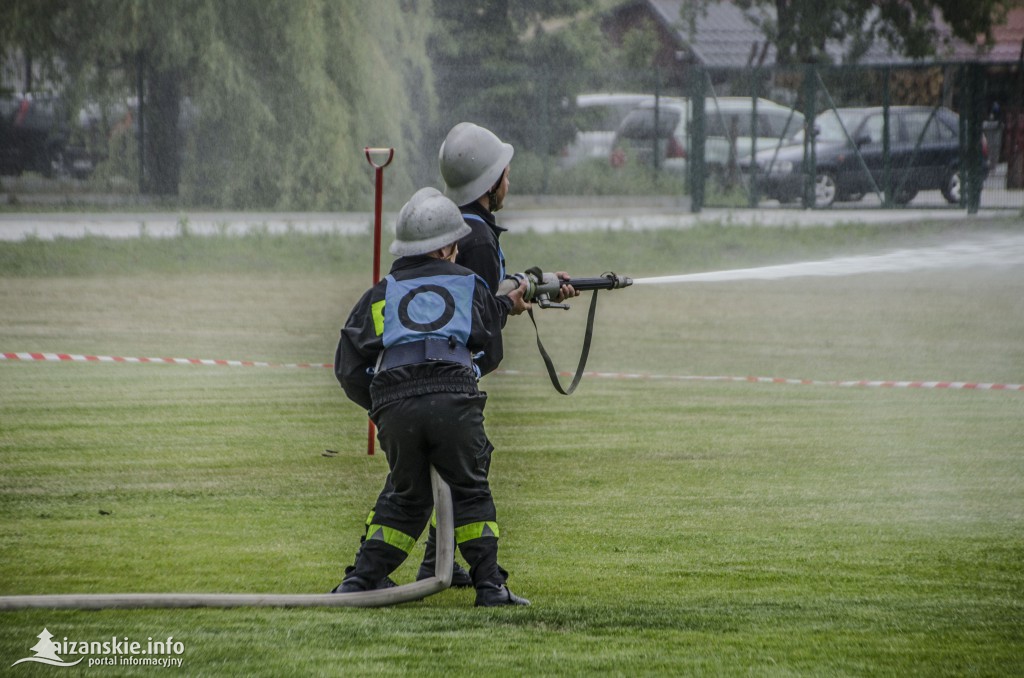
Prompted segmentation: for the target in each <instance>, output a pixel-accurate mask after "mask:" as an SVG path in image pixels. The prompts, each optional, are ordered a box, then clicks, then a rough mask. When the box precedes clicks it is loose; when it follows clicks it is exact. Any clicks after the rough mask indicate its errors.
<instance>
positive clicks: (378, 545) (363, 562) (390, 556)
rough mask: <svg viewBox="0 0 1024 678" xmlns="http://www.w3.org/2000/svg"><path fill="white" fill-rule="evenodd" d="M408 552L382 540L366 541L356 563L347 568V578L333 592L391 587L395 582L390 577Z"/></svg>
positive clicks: (351, 591) (352, 591)
mask: <svg viewBox="0 0 1024 678" xmlns="http://www.w3.org/2000/svg"><path fill="white" fill-rule="evenodd" d="M405 558H406V553H405V551H403V550H402V549H399V548H396V547H394V546H391V545H390V544H386V543H384V542H381V541H368V542H364V543H363V545H362V546H361V547H360V549H359V553H358V555H357V556H356V563H355V565H353V566H351V567H348V568H345V578H344V580H342V582H341V583H340V584H338V585H337V586H335V587H334V589H333V590H332V591H331V593H354V592H356V591H372V590H374V589H378V588H390V587H389V586H388V585H387V583H390V584H391V586H394V585H395V583H394V582H392V581H391V579H390V578H389V577H388V575H389V574H391V573H392V572H394V571H395V570H396V569H397V568H398V566H399V565H401V564H402V562H404V561H405ZM382 584H383V585H382Z"/></svg>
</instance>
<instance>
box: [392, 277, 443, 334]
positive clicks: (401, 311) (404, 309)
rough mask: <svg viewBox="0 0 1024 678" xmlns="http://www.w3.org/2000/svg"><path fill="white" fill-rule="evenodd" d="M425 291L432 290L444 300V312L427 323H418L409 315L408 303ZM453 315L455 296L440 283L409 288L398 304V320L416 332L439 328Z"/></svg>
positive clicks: (431, 330)
mask: <svg viewBox="0 0 1024 678" xmlns="http://www.w3.org/2000/svg"><path fill="white" fill-rule="evenodd" d="M427 292H433V293H434V294H436V295H438V296H439V297H441V298H442V299H443V300H444V312H443V313H442V314H441V315H440V317H438V318H437V319H436V320H434V321H432V322H429V323H418V322H416V321H415V320H413V319H412V318H410V317H409V304H411V303H412V300H413V299H415V298H416V296H417V295H419V294H424V293H427ZM454 317H455V298H454V297H453V296H452V293H451V292H449V291H448V290H446V289H445V288H443V287H441V286H440V285H420V286H419V287H417V288H415V289H412V290H409V292H408V293H407V294H406V295H405V296H404V297H402V301H401V302H399V304H398V320H399V321H400V322H401V323H402V324H403V325H405V326H406V327H408V328H409V329H410V330H414V331H416V332H433V331H434V330H439V329H441V328H442V327H444V326H445V325H447V324H448V323H450V322H451V320H452V318H454Z"/></svg>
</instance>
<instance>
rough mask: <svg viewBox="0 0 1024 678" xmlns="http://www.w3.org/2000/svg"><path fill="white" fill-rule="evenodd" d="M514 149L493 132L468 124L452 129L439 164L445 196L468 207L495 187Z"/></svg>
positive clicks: (442, 145)
mask: <svg viewBox="0 0 1024 678" xmlns="http://www.w3.org/2000/svg"><path fill="white" fill-rule="evenodd" d="M514 152H515V149H513V148H512V144H506V143H504V142H503V141H502V140H501V139H499V138H498V137H497V136H495V134H494V132H491V131H490V130H488V129H484V128H483V127H480V126H479V125H474V124H473V123H471V122H460V123H459V124H458V125H456V126H455V127H452V129H451V131H450V132H448V136H447V137H445V139H444V142H443V143H442V144H441V151H440V153H438V160H439V161H440V164H441V176H442V177H443V178H444V183H445V195H447V196H448V197H449V198H451V199H452V202H454V203H455V204H456V205H467V204H469V203H471V202H475V201H476V200H478V199H479V198H480V196H482V195H484V194H486V193H487V192H488V191H489V190H491V187H492V186H494V184H496V183H498V179H500V178H501V173H502V172H504V171H505V168H506V167H508V163H509V162H510V161H511V160H512V154H513V153H514Z"/></svg>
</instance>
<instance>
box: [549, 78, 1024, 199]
mask: <svg viewBox="0 0 1024 678" xmlns="http://www.w3.org/2000/svg"><path fill="white" fill-rule="evenodd" d="M633 81H634V82H637V81H639V82H642V83H643V84H642V85H641V88H637V87H630V79H629V77H623V76H622V74H618V75H617V77H613V78H610V79H609V82H610V83H613V84H610V85H608V86H606V87H605V88H604V89H606V90H612V89H616V90H618V91H622V90H625V91H629V92H636V91H637V90H638V89H645V90H646V91H647V94H648V96H647V98H646V100H643V101H640V102H638V103H636V102H635V103H634V106H635V108H634V110H632V111H630V112H629V113H627V114H626V115H625V117H624V118H623V119H621V120H620V122H619V123H618V125H617V126H616V128H615V130H614V132H612V133H611V138H610V141H609V142H608V144H609V145H610V148H609V149H608V150H607V154H608V158H607V162H608V163H609V164H611V165H612V166H613V167H616V168H618V169H619V170H620V171H622V172H623V173H624V174H623V177H625V176H626V174H625V173H626V172H628V171H630V170H631V168H632V171H633V172H634V173H636V172H637V171H639V168H643V171H646V172H647V173H648V175H649V176H650V177H651V187H652V190H653V189H655V188H656V187H657V186H658V185H662V186H667V187H671V190H681V192H682V193H684V194H687V195H688V196H689V198H690V205H691V209H692V210H693V211H700V210H701V209H702V208H703V207H705V206H733V207H742V206H749V207H761V208H765V207H773V206H780V205H800V206H804V207H807V208H819V209H821V208H829V209H842V208H844V207H857V208H864V207H879V208H881V207H886V208H893V207H902V206H907V205H910V206H914V207H928V208H939V207H948V208H954V209H967V210H968V211H969V212H975V211H977V210H978V209H980V208H986V209H988V208H1006V209H1017V210H1019V209H1021V208H1024V101H1022V99H1024V68H1022V65H1021V64H1020V63H1019V62H1018V63H1010V64H981V63H927V64H915V65H911V66H908V65H898V66H897V65H888V66H827V65H800V66H795V67H789V68H782V67H778V68H745V69H735V68H733V69H708V68H700V67H693V66H688V67H684V66H680V68H679V69H678V70H676V71H667V70H660V71H657V72H653V73H646V74H642V75H640V76H638V75H637V74H633ZM605 96H606V98H605V99H604V101H606V102H607V104H608V107H611V106H612V104H614V103H615V102H614V99H612V98H609V97H610V96H611V95H605ZM594 101H602V99H601V96H600V95H596V94H595V95H593V96H588V97H577V99H576V112H577V115H579V114H580V111H584V110H585V109H586V108H588V107H590V106H593V105H594V104H593V102H594ZM591 117H592V118H596V116H591ZM580 119H582V120H584V121H585V120H586V117H585V116H580ZM588 134H590V135H593V134H594V133H593V132H590V131H584V130H581V132H580V133H579V134H578V135H577V136H578V137H586V136H587V135H588ZM570 147H571V145H570ZM568 155H569V156H570V157H572V156H573V155H574V154H573V153H569V154H568ZM576 155H579V154H578V153H577V154H576ZM578 166H579V163H574V162H570V163H562V166H561V168H560V169H561V171H563V172H572V171H578V170H575V168H576V167H578ZM666 176H678V177H679V178H680V183H679V184H672V182H666V181H664V177H666ZM559 179H560V178H559V177H557V176H556V177H555V180H554V182H553V183H558V180H559ZM659 181H660V184H659ZM622 184H623V185H627V184H629V182H626V181H623V182H622Z"/></svg>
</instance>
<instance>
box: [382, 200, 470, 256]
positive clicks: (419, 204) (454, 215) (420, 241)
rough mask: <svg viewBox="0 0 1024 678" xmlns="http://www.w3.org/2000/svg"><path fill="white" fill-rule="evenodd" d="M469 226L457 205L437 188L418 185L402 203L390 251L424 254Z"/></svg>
mask: <svg viewBox="0 0 1024 678" xmlns="http://www.w3.org/2000/svg"><path fill="white" fill-rule="evenodd" d="M471 230H472V229H470V227H469V226H468V225H466V222H465V221H463V220H462V213H461V212H459V208H458V206H457V205H456V204H455V203H453V202H452V201H451V200H449V199H448V198H446V197H444V196H443V195H441V191H439V190H437V189H436V188H429V187H428V188H421V189H420V190H418V191H416V192H415V193H413V195H412V197H411V198H409V202H407V203H405V205H403V206H402V211H400V212H399V213H398V223H397V225H396V226H395V240H394V242H392V243H391V247H390V248H389V251H390V252H391V253H392V254H394V255H396V256H410V255H415V254H427V253H429V252H433V251H435V250H439V249H441V248H442V247H445V246H447V245H451V244H452V243H453V242H456V241H457V240H459V239H460V238H462V237H463V236H465V235H467V234H468V233H469V232H470V231H471Z"/></svg>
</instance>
